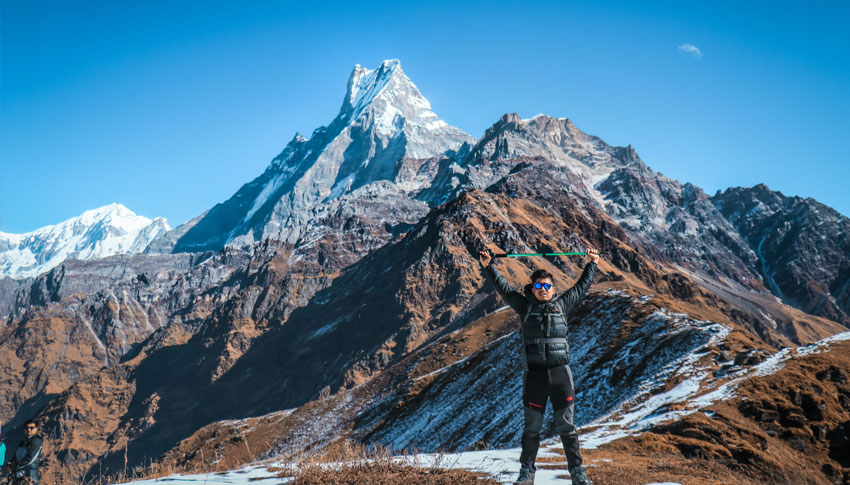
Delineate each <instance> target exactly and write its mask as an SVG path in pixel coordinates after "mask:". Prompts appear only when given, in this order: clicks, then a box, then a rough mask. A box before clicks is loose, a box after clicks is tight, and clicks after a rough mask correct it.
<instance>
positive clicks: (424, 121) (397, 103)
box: [174, 59, 475, 252]
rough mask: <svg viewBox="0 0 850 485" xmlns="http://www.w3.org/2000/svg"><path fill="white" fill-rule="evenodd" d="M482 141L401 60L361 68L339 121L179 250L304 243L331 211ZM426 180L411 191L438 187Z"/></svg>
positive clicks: (204, 221)
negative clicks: (444, 115)
mask: <svg viewBox="0 0 850 485" xmlns="http://www.w3.org/2000/svg"><path fill="white" fill-rule="evenodd" d="M474 142H475V139H474V138H473V137H472V136H470V135H469V134H467V133H465V132H464V131H462V130H460V129H459V128H456V127H454V126H451V125H449V124H448V123H446V122H444V121H442V120H441V119H440V118H439V117H438V116H437V115H436V113H434V112H433V111H432V110H431V103H429V102H428V100H427V99H425V97H424V96H423V95H422V93H421V92H420V91H419V89H418V88H417V87H416V85H414V84H413V82H412V81H411V80H410V79H409V78H408V77H407V75H405V73H404V71H403V70H402V68H401V63H400V62H399V61H398V60H396V59H391V60H385V61H383V62H382V63H381V64H380V65H379V66H378V67H376V68H375V69H367V68H365V67H363V66H361V65H356V66H354V69H353V70H352V72H351V75H350V76H349V78H348V83H347V87H346V92H345V97H344V98H343V102H342V106H341V108H340V112H339V114H338V115H337V116H336V117H335V118H334V120H333V121H331V122H330V123H329V124H328V125H327V126H321V127H319V128H317V129H316V130H315V131H313V134H312V135H311V137H310V139H309V140H308V139H305V138H304V137H302V136H301V135H300V134H296V136H295V137H294V138H293V139H292V140H291V141H290V142H289V143H288V144H287V146H286V147H285V148H284V149H283V151H282V152H281V153H280V154H279V155H278V156H277V157H275V159H274V160H272V162H271V164H270V165H269V166H268V168H267V169H266V171H265V172H264V173H263V174H262V175H260V176H259V177H257V178H256V179H254V180H253V181H251V182H249V183H247V184H245V185H244V186H243V187H242V188H241V189H240V190H239V192H237V193H236V194H235V195H234V196H233V197H231V198H230V200H228V201H226V202H224V203H222V204H219V205H218V206H216V207H214V208H213V209H211V210H210V211H209V212H208V213H207V214H205V215H204V216H203V217H202V218H200V219H199V220H198V222H197V224H195V225H194V226H193V227H191V228H189V229H188V230H187V232H186V233H185V235H183V236H182V237H181V238H180V239H179V240H178V241H177V242H176V245H175V247H174V251H176V252H182V251H199V250H206V249H220V248H221V247H223V246H224V245H226V244H244V243H250V242H252V241H256V240H258V239H260V238H263V237H267V236H268V235H270V234H272V235H274V237H275V238H277V239H279V240H286V241H293V242H294V241H297V240H298V239H299V238H300V236H301V235H303V233H304V232H305V231H306V230H307V229H308V228H309V227H310V224H311V222H310V220H309V219H310V217H311V214H318V213H320V212H321V207H322V206H323V205H325V204H329V203H332V202H333V201H334V200H336V199H338V198H340V197H342V196H343V195H346V194H350V193H352V192H354V191H356V190H357V189H359V188H361V187H364V186H366V185H369V184H372V183H375V182H378V183H390V184H395V186H396V187H397V188H398V187H401V186H400V185H398V184H396V181H395V176H396V172H397V170H398V167H399V166H400V164H401V163H402V161H403V160H410V159H416V160H425V159H430V158H432V157H436V156H440V155H442V154H444V153H446V152H448V151H451V150H457V149H459V148H460V147H461V146H463V145H464V143H468V144H470V145H471V144H472V143H474ZM426 175H427V174H426ZM421 179H422V180H419V179H417V183H418V185H416V184H413V185H415V186H411V184H409V183H408V184H407V185H405V186H404V187H403V190H407V191H411V190H417V189H421V188H422V187H423V186H427V185H428V184H429V183H430V179H428V177H427V176H423V177H421Z"/></svg>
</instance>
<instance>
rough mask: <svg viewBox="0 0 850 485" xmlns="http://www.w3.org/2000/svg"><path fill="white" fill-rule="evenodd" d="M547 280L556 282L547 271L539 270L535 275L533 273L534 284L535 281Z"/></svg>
mask: <svg viewBox="0 0 850 485" xmlns="http://www.w3.org/2000/svg"><path fill="white" fill-rule="evenodd" d="M546 278H549V279H550V280H552V283H554V282H555V278H553V277H552V273H550V272H548V271H546V270H545V269H538V270H537V271H535V272H534V273H531V282H532V283H534V282H535V281H540V280H545V279H546Z"/></svg>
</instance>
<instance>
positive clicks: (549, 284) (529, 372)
mask: <svg viewBox="0 0 850 485" xmlns="http://www.w3.org/2000/svg"><path fill="white" fill-rule="evenodd" d="M587 255H588V256H589V257H590V261H589V262H588V263H587V264H586V265H585V266H584V272H583V273H582V274H581V277H580V278H579V280H578V282H576V284H575V285H574V286H573V287H572V288H570V289H569V290H568V291H566V292H564V293H561V294H559V295H557V296H555V284H554V281H553V279H552V275H551V274H550V273H549V272H548V271H546V270H542V269H541V270H537V271H535V272H534V273H532V275H531V283H530V284H528V285H526V286H525V289H524V291H523V292H522V293H520V292H519V291H516V290H515V289H513V288H512V287H511V286H510V285H509V284H508V282H507V281H505V279H504V278H503V277H502V275H501V274H499V271H498V270H497V269H496V268H495V266H494V265H492V264H490V261H491V258H492V257H491V255H490V253H489V252H487V251H481V252H480V253H479V260H480V261H481V265H482V266H483V267H484V269H485V274H486V275H487V276H488V278H489V279H490V281H492V282H493V285H494V286H495V287H496V291H498V292H499V295H500V296H501V297H502V299H503V300H505V302H506V303H507V304H508V305H509V306H510V307H511V308H512V309H513V310H514V311H515V312H517V313H518V314H519V316H520V321H521V328H520V330H521V334H522V339H523V348H524V350H525V352H524V353H525V362H526V372H525V383H524V386H523V396H522V404H523V409H524V411H525V429H523V432H522V453H521V454H520V457H519V462H520V472H519V478H517V481H516V482H514V485H532V484H533V483H534V473H535V470H536V467H535V466H534V462H535V460H536V458H537V450H538V448H539V447H540V432H541V431H542V429H543V412H544V411H545V410H546V401H547V400H551V401H552V409H553V410H554V412H555V424H556V427H557V429H558V434H560V435H561V441H562V442H563V444H564V452H565V453H566V455H567V464H568V467H569V471H570V479H571V480H572V483H573V484H574V485H593V484H592V483H591V481H590V480H589V479H588V478H587V471H586V469H585V467H584V466H583V465H582V460H581V452H580V451H579V440H578V430H577V429H576V427H575V425H574V424H573V417H574V410H575V390H574V388H573V375H572V371H571V370H570V366H569V363H570V351H569V345H568V343H567V318H568V317H569V314H570V312H571V311H572V310H573V309H574V308H575V307H576V306H578V304H579V302H581V300H582V298H584V295H585V294H586V293H587V290H588V289H590V285H591V284H592V283H593V276H594V274H595V273H596V268H597V266H596V265H597V263H598V262H599V251H597V250H595V249H593V248H590V247H589V248H587Z"/></svg>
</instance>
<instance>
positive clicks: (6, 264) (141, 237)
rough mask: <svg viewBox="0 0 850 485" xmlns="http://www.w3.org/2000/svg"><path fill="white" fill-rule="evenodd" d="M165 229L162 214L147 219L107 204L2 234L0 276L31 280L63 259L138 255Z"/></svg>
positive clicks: (166, 226)
mask: <svg viewBox="0 0 850 485" xmlns="http://www.w3.org/2000/svg"><path fill="white" fill-rule="evenodd" d="M169 230H171V228H170V227H169V226H168V222H167V221H166V220H165V219H164V218H162V217H157V218H156V219H153V220H151V219H148V218H147V217H143V216H139V215H136V214H135V213H133V211H131V210H130V209H128V208H126V207H124V206H123V205H121V204H110V205H107V206H104V207H100V208H97V209H93V210H90V211H86V212H84V213H83V214H82V215H80V216H78V217H74V218H72V219H68V220H67V221H64V222H60V223H59V224H56V225H52V226H45V227H42V228H40V229H37V230H35V231H32V232H28V233H25V234H9V233H5V232H0V276H8V277H11V278H15V279H21V278H29V277H34V276H37V275H39V274H41V273H44V272H45V271H49V270H51V269H53V268H55V267H56V266H59V265H60V264H62V262H64V261H65V260H66V259H80V260H90V259H98V258H105V257H107V256H113V255H116V254H137V253H141V252H142V251H144V250H145V248H147V247H148V245H149V244H150V243H151V241H153V240H154V239H156V238H157V237H159V236H161V235H163V234H165V233H166V232H168V231H169Z"/></svg>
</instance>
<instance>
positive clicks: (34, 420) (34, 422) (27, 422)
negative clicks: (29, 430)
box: [24, 418, 38, 427]
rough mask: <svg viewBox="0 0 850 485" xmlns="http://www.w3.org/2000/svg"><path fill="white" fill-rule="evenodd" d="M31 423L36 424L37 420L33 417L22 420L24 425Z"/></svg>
mask: <svg viewBox="0 0 850 485" xmlns="http://www.w3.org/2000/svg"><path fill="white" fill-rule="evenodd" d="M31 424H34V425H36V426H38V420H37V419H35V418H30V419H28V420H26V421H24V427H26V426H29V425H31Z"/></svg>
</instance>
